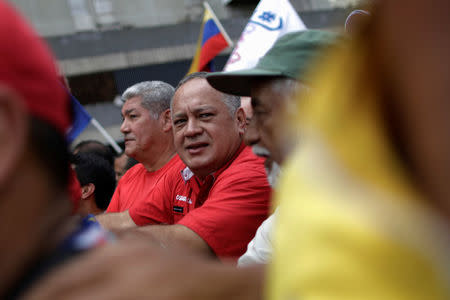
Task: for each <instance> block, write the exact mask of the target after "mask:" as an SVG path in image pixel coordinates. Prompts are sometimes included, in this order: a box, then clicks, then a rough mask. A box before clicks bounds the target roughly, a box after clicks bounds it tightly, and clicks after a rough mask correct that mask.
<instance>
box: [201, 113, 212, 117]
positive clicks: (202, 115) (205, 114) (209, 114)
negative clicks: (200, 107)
mask: <svg viewBox="0 0 450 300" xmlns="http://www.w3.org/2000/svg"><path fill="white" fill-rule="evenodd" d="M211 116H213V114H212V113H202V114H200V115H199V117H200V118H209V117H211Z"/></svg>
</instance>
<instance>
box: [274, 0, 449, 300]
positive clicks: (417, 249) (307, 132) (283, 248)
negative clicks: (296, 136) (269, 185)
mask: <svg viewBox="0 0 450 300" xmlns="http://www.w3.org/2000/svg"><path fill="white" fill-rule="evenodd" d="M449 12H450V3H449V2H448V1H435V2H433V3H432V4H431V3H425V2H423V1H377V5H376V6H375V8H374V10H373V12H372V16H371V17H370V18H365V19H364V18H359V20H358V22H351V23H353V24H358V27H357V28H352V30H351V33H352V34H353V35H354V36H353V37H352V38H353V41H352V42H351V43H350V44H349V45H344V46H343V47H342V48H340V49H336V50H335V52H333V53H330V55H329V57H328V58H326V59H323V60H322V62H321V66H319V68H318V69H317V72H314V73H315V74H313V75H312V76H313V77H314V78H315V84H314V85H313V86H312V90H314V93H311V94H310V96H309V97H308V99H301V97H300V98H298V99H301V101H299V108H298V112H294V113H292V112H286V113H285V120H288V122H284V123H280V127H279V128H278V130H277V131H276V132H277V133H281V132H286V130H287V129H288V128H293V129H294V130H295V129H298V130H299V131H300V140H301V143H300V144H299V145H298V148H297V149H296V150H295V151H294V154H293V155H292V156H291V157H290V159H289V160H288V161H287V162H286V164H285V166H284V174H283V176H282V178H281V181H280V186H279V188H280V189H279V193H278V194H277V197H276V198H277V201H279V202H280V203H282V205H281V206H280V208H279V215H278V217H279V219H278V221H279V223H278V226H277V228H276V232H275V240H274V244H275V251H274V258H273V262H274V263H273V265H272V268H271V271H270V273H269V274H270V275H269V277H268V282H269V285H268V299H286V298H289V299H306V300H307V299H318V298H320V299H442V300H443V299H449V298H450V292H449V286H450V285H449V283H450V256H449V253H450V240H449V237H450V234H449V233H450V232H449V225H450V202H449V201H448V199H449V198H450V187H449V184H448V181H449V179H450V118H449V117H448V112H449V111H450V102H449V101H448V99H449V97H450V56H449V55H448V54H449V53H450V18H449V17H448V16H449ZM362 15H367V14H359V17H361V16H362ZM364 22H366V23H365V24H364ZM291 116H294V117H295V118H292V117H291ZM282 125H284V126H282Z"/></svg>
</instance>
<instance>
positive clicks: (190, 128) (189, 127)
mask: <svg viewBox="0 0 450 300" xmlns="http://www.w3.org/2000/svg"><path fill="white" fill-rule="evenodd" d="M202 131H203V128H202V127H201V126H200V124H199V122H198V121H197V120H195V119H190V120H188V121H187V124H186V130H185V132H184V135H185V136H188V137H192V136H196V135H199V134H201V133H202Z"/></svg>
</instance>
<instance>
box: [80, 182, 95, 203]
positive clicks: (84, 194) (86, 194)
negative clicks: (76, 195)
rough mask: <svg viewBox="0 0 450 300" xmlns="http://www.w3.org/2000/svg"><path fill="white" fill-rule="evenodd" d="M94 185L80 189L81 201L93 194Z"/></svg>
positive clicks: (90, 184) (87, 185) (89, 184)
mask: <svg viewBox="0 0 450 300" xmlns="http://www.w3.org/2000/svg"><path fill="white" fill-rule="evenodd" d="M94 191H95V185H94V184H93V183H88V184H86V185H83V186H82V187H81V199H82V200H85V199H88V198H89V197H90V196H91V195H92V194H94Z"/></svg>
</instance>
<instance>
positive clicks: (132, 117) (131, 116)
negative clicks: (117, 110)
mask: <svg viewBox="0 0 450 300" xmlns="http://www.w3.org/2000/svg"><path fill="white" fill-rule="evenodd" d="M128 117H129V118H130V119H136V118H137V117H138V115H129V116H128Z"/></svg>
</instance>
